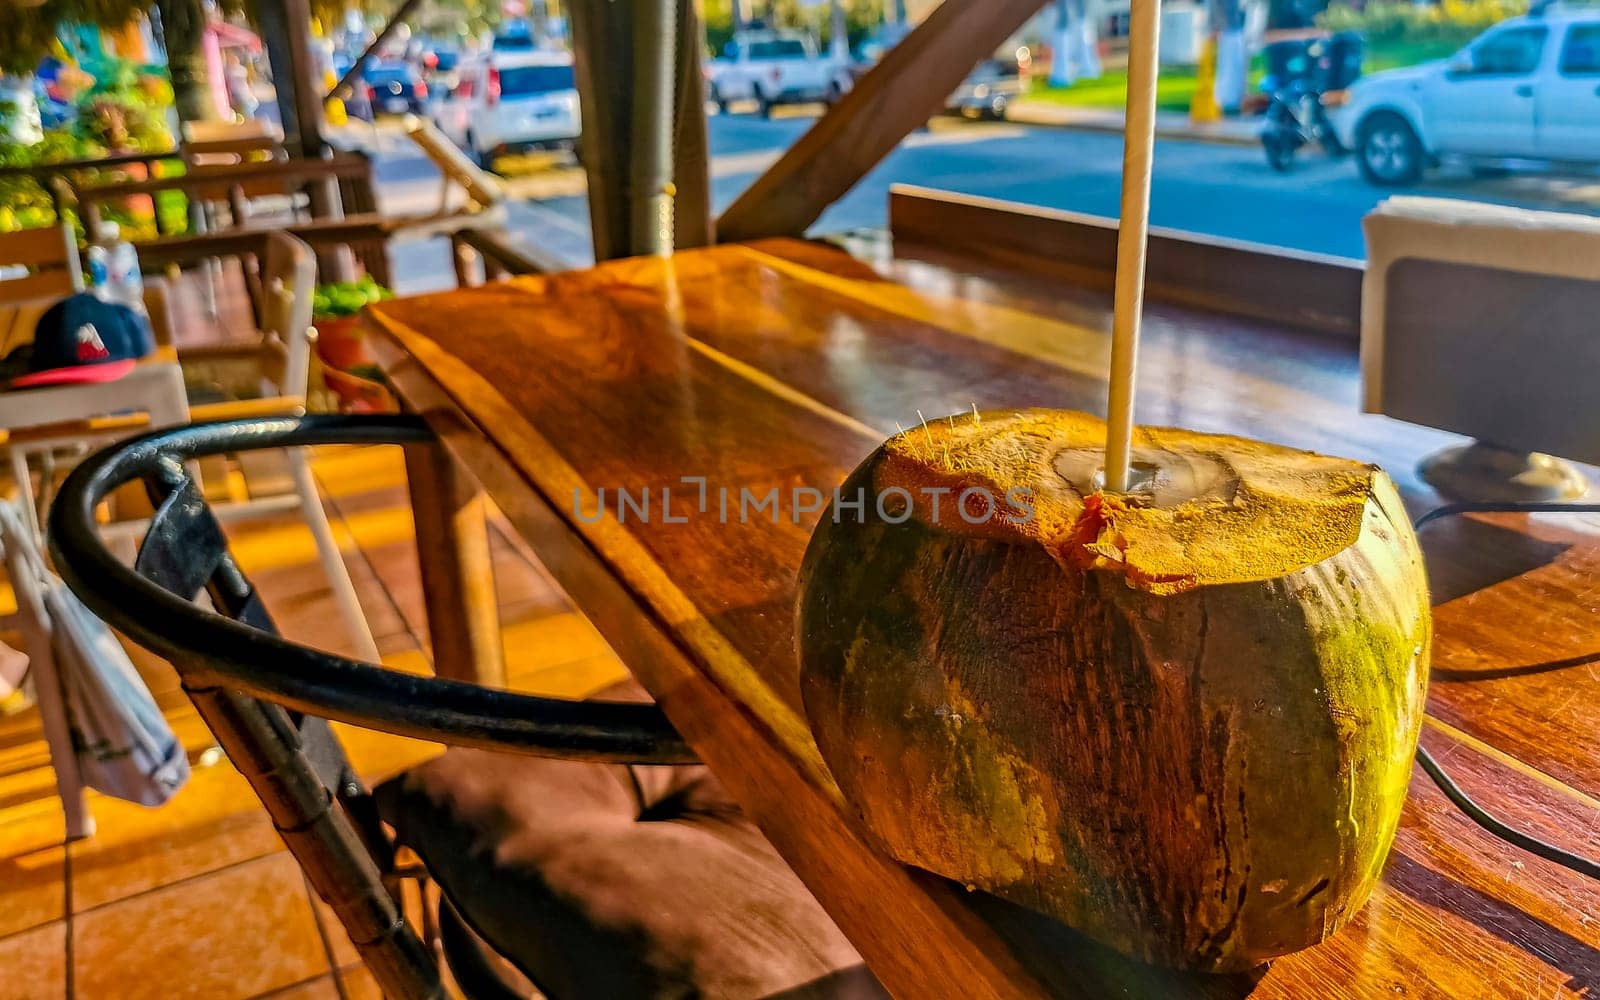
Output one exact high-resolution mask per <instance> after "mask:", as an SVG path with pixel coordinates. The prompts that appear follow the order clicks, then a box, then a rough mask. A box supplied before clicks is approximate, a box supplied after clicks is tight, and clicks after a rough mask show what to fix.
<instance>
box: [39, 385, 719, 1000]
mask: <svg viewBox="0 0 1600 1000" xmlns="http://www.w3.org/2000/svg"><path fill="white" fill-rule="evenodd" d="M325 444H395V445H405V446H412V447H433V446H436V445H435V443H434V438H433V435H432V433H431V432H430V431H429V430H428V428H427V425H426V424H425V423H424V422H423V421H422V420H420V419H418V418H414V417H409V416H377V417H351V416H338V417H334V416H316V417H301V418H285V419H262V420H239V421H231V422H226V423H217V424H195V425H190V426H188V427H180V428H176V429H171V430H164V431H157V432H155V433H151V434H146V435H143V436H141V437H137V438H132V439H129V440H127V441H125V442H122V443H120V444H117V445H114V446H112V447H110V448H108V449H106V450H104V451H101V452H99V453H98V454H96V455H94V456H92V457H91V458H90V459H89V460H88V461H86V462H84V463H83V464H82V465H80V466H78V468H77V469H76V470H74V472H73V473H72V475H71V476H69V477H68V479H67V481H66V483H65V484H64V485H63V486H62V489H61V491H60V494H59V495H58V497H57V498H56V501H55V504H54V506H53V507H52V509H51V513H50V531H49V535H50V547H51V551H52V554H53V556H54V559H55V563H56V566H57V569H58V570H59V572H60V573H61V575H62V577H63V578H64V579H65V580H66V582H67V584H68V586H69V587H71V589H72V590H73V591H74V592H75V593H76V594H77V595H78V596H79V597H80V598H81V599H82V600H83V601H84V603H85V604H87V605H88V606H89V607H90V608H91V609H92V610H93V611H94V612H95V613H96V614H98V615H100V616H101V617H102V618H103V619H104V620H105V621H107V622H108V623H110V624H111V625H112V626H114V627H115V628H117V629H118V630H119V631H121V632H122V633H123V634H124V635H127V636H128V637H129V638H131V639H132V640H133V641H135V642H137V643H139V644H140V645H141V646H144V647H146V648H148V649H151V650H153V651H155V652H156V653H159V654H160V655H162V656H164V657H166V658H167V659H168V660H170V661H171V662H172V664H173V665H174V666H175V667H176V668H177V669H178V672H179V674H180V676H181V678H182V681H183V686H184V689H185V690H186V691H187V692H188V694H189V697H190V698H191V700H193V702H194V704H195V707H196V709H197V710H198V711H199V713H200V715H201V717H202V718H203V719H204V720H205V722H206V724H207V725H208V726H209V727H210V729H211V731H212V733H213V734H214V735H215V736H216V738H217V741H218V743H219V744H220V745H221V746H222V748H223V750H224V751H226V753H227V754H228V757H229V758H230V759H231V760H232V761H233V763H234V765H235V766H236V767H237V768H238V769H239V771H240V773H242V774H243V775H244V776H245V778H246V779H247V780H248V781H249V782H250V784H251V786H252V787H253V788H254V790H255V792H256V794H257V796H258V797H259V798H260V799H261V802H262V804H263V805H264V806H265V807H266V809H267V811H268V813H269V814H270V815H271V817H272V821H273V824H274V825H275V826H276V828H277V830H278V832H279V833H280V835H281V836H282V837H283V839H284V842H285V843H286V844H287V845H288V847H289V849H290V851H291V852H293V854H294V855H295V858H296V860H298V861H299V863H300V866H301V868H302V869H303V870H304V871H305V873H306V876H307V878H308V880H309V881H310V883H311V885H312V887H313V888H314V889H315V890H316V892H317V894H318V895H319V896H321V897H322V899H323V900H324V901H326V902H327V903H328V905H329V906H331V907H332V908H333V910H334V912H335V913H336V914H337V915H338V917H339V920H340V921H341V923H342V924H343V925H344V927H345V929H346V931H347V932H348V933H349V935H350V938H351V940H352V942H353V943H354V944H355V946H356V948H357V950H358V951H359V952H360V954H361V957H362V959H363V961H364V962H365V963H366V965H367V967H368V968H369V969H370V970H371V971H372V973H373V976H374V977H375V978H376V979H377V981H378V984H379V985H380V986H381V987H382V989H383V991H384V993H385V994H386V995H388V996H391V997H399V998H412V997H416V998H424V997H426V998H432V997H442V996H444V995H445V992H444V988H443V986H442V985H441V979H440V972H439V968H438V965H437V963H436V962H435V960H434V958H433V955H432V953H431V952H430V950H429V949H428V947H427V946H426V945H425V944H424V943H423V941H422V939H421V938H420V937H419V936H418V935H417V933H416V932H415V931H414V930H413V929H412V927H411V925H410V924H409V923H408V922H407V921H406V919H405V917H404V915H403V913H402V912H401V909H400V906H399V903H398V901H397V900H398V895H399V894H398V890H397V884H398V883H397V879H398V878H399V877H400V876H401V875H402V873H401V872H398V871H397V870H396V867H395V851H394V845H393V844H392V842H391V841H390V840H389V838H388V835H387V834H386V832H385V830H384V827H383V824H382V823H381V822H379V821H378V818H377V811H376V808H375V807H374V804H373V801H372V797H371V795H370V793H369V792H368V790H367V788H366V786H365V785H364V784H363V783H362V781H361V780H360V778H359V777H358V776H357V775H356V774H355V772H354V770H353V768H351V766H350V764H349V762H348V760H346V759H345V756H344V752H343V750H342V748H341V747H340V746H339V744H338V742H337V739H336V738H335V737H334V734H333V731H332V729H331V728H330V727H329V726H328V720H335V721H339V722H345V723H349V724H352V725H356V726H361V727H364V728H369V729H376V730H380V731H383V732H388V733H393V734H396V735H399V736H408V737H413V738H416V739H422V740H430V741H433V742H438V743H444V744H448V745H451V746H463V747H477V748H481V749H488V750H496V751H502V752H510V753H523V754H531V755H535V756H544V757H559V758H563V759H568V760H584V761H597V762H608V763H617V764H678V763H691V762H693V761H694V759H695V758H694V755H693V753H692V751H690V750H689V748H688V746H687V745H686V744H685V743H684V742H683V740H682V738H681V737H679V736H678V734H677V733H676V731H675V730H674V729H673V728H672V726H671V724H670V723H669V722H668V721H667V720H666V717H665V716H664V715H663V714H662V713H661V711H660V709H658V708H657V707H656V706H654V705H650V704H636V703H618V702H596V701H585V702H575V701H562V700H557V699H549V698H538V697H532V696H529V695H521V694H514V693H511V692H507V691H500V690H493V689H489V688H483V687H479V686H477V685H473V684H468V683H463V682H459V681H450V680H442V679H439V678H434V677H419V676H414V675H410V674H402V673H399V672H396V671H391V670H388V669H385V668H383V667H381V666H379V665H376V664H369V663H362V662H359V661H356V660H352V659H348V658H345V657H341V656H335V655H331V654H328V653H324V652H320V651H317V650H313V649H310V648H308V647H305V646H301V645H297V644H295V643H291V642H288V641H286V640H284V639H283V638H281V637H280V636H278V634H277V633H276V630H275V628H274V626H273V623H272V620H271V618H270V616H268V614H267V612H266V608H265V607H264V606H263V604H262V603H261V600H260V598H259V597H258V596H257V594H256V593H255V591H254V589H253V588H252V587H251V585H250V582H249V581H248V580H247V579H246V578H245V576H244V574H243V573H242V572H241V571H240V570H239V567H238V566H237V564H236V563H235V562H234V561H233V559H232V557H231V555H230V554H229V552H228V548H227V542H226V539H225V538H224V536H223V534H222V529H221V527H220V526H219V525H218V523H217V521H216V519H215V518H214V517H213V516H212V514H211V511H210V509H209V508H208V507H207V506H206V504H205V501H204V499H203V497H202V496H201V494H200V491H199V489H198V487H197V486H196V484H195V481H194V479H193V477H192V476H191V475H190V474H189V471H188V468H187V466H186V464H185V463H188V462H190V461H191V460H193V459H197V458H202V457H205V456H209V455H216V454H221V453H237V452H242V451H251V450H255V449H277V448H286V447H298V446H304V445H325ZM135 480H140V481H142V482H143V483H144V486H145V489H146V491H147V492H148V493H149V495H150V499H151V502H152V503H153V504H154V505H155V508H156V513H155V515H154V517H153V518H152V519H151V523H150V527H149V530H148V532H147V533H146V536H145V540H144V543H143V544H142V545H141V546H140V551H139V556H138V558H137V560H136V562H135V566H134V568H132V569H130V568H129V567H128V566H126V565H124V564H123V563H122V562H121V561H120V560H118V559H117V557H116V556H115V555H113V554H112V553H111V552H110V550H108V549H107V548H106V546H105V545H104V544H103V543H102V541H101V539H100V536H99V530H98V527H97V524H96V517H95V511H96V508H97V507H98V505H99V503H100V501H101V500H102V499H104V498H105V497H106V496H107V495H108V494H109V493H111V492H112V491H113V490H115V489H117V488H118V487H120V486H122V485H124V484H126V483H130V482H133V481H135ZM202 591H204V592H207V593H209V595H210V598H211V601H212V604H213V606H214V607H215V608H216V609H217V611H219V612H221V614H217V613H212V612H209V611H206V610H204V609H203V608H201V607H200V606H198V605H197V604H196V603H195V598H197V597H198V596H199V594H200V593H201V592H202ZM224 616H226V617H224ZM441 931H442V933H441V940H442V942H443V944H444V946H445V947H444V950H445V952H446V957H447V960H448V961H449V963H450V966H451V970H452V972H453V973H455V975H456V979H457V982H458V984H459V985H460V986H462V987H463V988H464V989H466V990H467V991H468V992H469V995H478V996H488V997H499V996H504V995H506V994H505V990H504V987H503V986H500V985H499V983H498V980H496V979H494V978H493V977H492V973H490V972H489V970H488V965H487V963H486V962H485V961H484V957H483V956H482V954H481V953H478V952H477V950H476V946H475V944H473V942H472V941H471V935H469V934H466V933H465V928H463V927H461V926H460V917H459V916H458V915H456V914H455V912H454V911H452V910H451V909H450V907H449V905H448V901H446V903H445V904H442V905H441ZM485 977H487V978H485ZM475 987H476V988H475Z"/></svg>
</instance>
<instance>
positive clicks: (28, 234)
mask: <svg viewBox="0 0 1600 1000" xmlns="http://www.w3.org/2000/svg"><path fill="white" fill-rule="evenodd" d="M13 267H22V268H25V269H26V272H27V273H25V274H19V275H18V276H16V277H13V278H4V277H0V303H17V302H26V301H29V300H37V299H54V298H64V297H65V296H68V295H71V294H73V293H74V292H78V291H81V290H82V289H83V272H82V271H81V270H80V268H79V264H78V247H77V241H76V240H74V239H73V235H72V228H71V227H70V226H67V225H60V226H45V227H42V228H39V229H22V230H18V231H17V232H14V233H3V234H0V269H10V268H13ZM0 274H3V272H0Z"/></svg>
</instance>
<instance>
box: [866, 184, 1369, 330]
mask: <svg viewBox="0 0 1600 1000" xmlns="http://www.w3.org/2000/svg"><path fill="white" fill-rule="evenodd" d="M889 234H890V235H891V236H893V237H894V248H895V256H896V257H907V256H912V257H914V256H916V255H917V254H918V253H919V252H922V251H928V250H931V251H934V252H935V253H954V254H959V255H961V256H965V257H977V258H981V259H983V260H986V261H990V262H993V263H996V264H999V265H1001V266H1002V267H1005V268H1008V269H1009V268H1015V269H1019V270H1024V271H1030V272H1033V273H1035V274H1047V275H1050V276H1052V277H1056V278H1060V279H1062V280H1064V281H1067V282H1069V283H1072V284H1080V285H1089V286H1091V287H1094V288H1101V289H1110V288H1111V284H1112V277H1113V275H1114V274H1115V273H1116V269H1117V220H1116V219H1105V218H1101V217H1099V216H1093V215H1083V214H1081V213H1078V212H1064V211H1060V210H1058V209H1051V208H1039V207H1037V206H1034V205H1021V204H1018V203H1016V202H1007V201H997V200H995V199H992V198H980V197H977V196H974V195H964V194H955V193H952V192H949V191H933V190H929V189H927V188H917V187H910V186H907V185H900V184H897V185H895V186H894V187H892V188H890V189H889ZM1362 272H1363V266H1362V263H1361V261H1359V260H1351V259H1349V258H1347V257H1332V256H1328V255H1325V254H1312V253H1306V252H1304V251H1298V250H1289V249H1286V248H1284V247H1269V246H1262V245H1260V244H1255V243H1245V242H1242V241H1240V240H1228V239H1222V238H1220V237H1216V236H1204V235H1201V234H1199V233H1184V232H1179V231H1177V230H1172V229H1162V228H1159V227H1156V228H1153V229H1151V230H1150V256H1149V260H1148V264H1147V267H1146V270H1145V292H1146V295H1147V296H1148V297H1149V299H1150V301H1152V302H1172V303H1176V304H1178V305H1183V306H1194V307H1198V308H1201V309H1209V310H1214V311H1216V312H1221V313H1225V314H1228V315H1232V316H1249V317H1251V318H1254V319H1261V320H1266V321H1268V322H1271V323H1273V324H1283V325H1288V326H1293V327H1296V328H1299V329H1306V330H1316V331H1320V332H1323V333H1331V334H1335V335H1337V336H1340V337H1347V338H1351V339H1354V338H1355V337H1356V336H1357V335H1358V334H1359V333H1360V328H1361V279H1362Z"/></svg>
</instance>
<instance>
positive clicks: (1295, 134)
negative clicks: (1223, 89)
mask: <svg viewBox="0 0 1600 1000" xmlns="http://www.w3.org/2000/svg"><path fill="white" fill-rule="evenodd" d="M1312 142H1315V143H1317V144H1319V145H1320V146H1322V148H1323V150H1324V151H1326V152H1327V154H1328V155H1329V156H1342V155H1344V152H1345V149H1344V146H1343V145H1342V144H1341V143H1340V142H1339V137H1338V135H1337V134H1335V133H1334V131H1333V123H1332V122H1331V121H1329V120H1328V112H1327V109H1326V108H1324V107H1323V106H1322V92H1321V91H1320V90H1317V89H1316V88H1315V87H1312V86H1309V85H1308V84H1307V83H1306V82H1305V81H1303V80H1297V81H1294V82H1292V83H1290V84H1289V85H1288V86H1286V87H1280V88H1278V89H1277V90H1274V91H1273V93H1272V99H1271V103H1269V104H1268V105H1267V123H1266V125H1265V126H1263V127H1262V129H1261V145H1262V146H1263V147H1264V148H1265V149H1266V153H1267V164H1268V165H1269V166H1271V167H1272V169H1273V170H1276V171H1278V172H1279V173H1287V172H1288V171H1289V169H1290V168H1291V167H1292V166H1294V157H1295V153H1297V152H1299V150H1300V148H1301V147H1302V146H1305V145H1307V144H1308V143H1312Z"/></svg>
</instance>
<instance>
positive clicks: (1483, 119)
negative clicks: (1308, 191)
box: [1323, 7, 1600, 185]
mask: <svg viewBox="0 0 1600 1000" xmlns="http://www.w3.org/2000/svg"><path fill="white" fill-rule="evenodd" d="M1323 102H1324V104H1325V105H1326V106H1327V107H1328V108H1329V109H1330V111H1331V115H1330V117H1331V119H1332V121H1333V127H1334V130H1335V132H1336V134H1337V135H1338V138H1339V141H1340V142H1341V143H1342V144H1343V145H1344V146H1345V147H1346V148H1347V149H1350V150H1351V151H1352V152H1354V153H1355V156H1356V162H1357V163H1358V164H1359V165H1360V168H1361V173H1362V175H1363V176H1364V177H1366V178H1367V180H1369V181H1371V182H1372V183H1374V184H1382V185H1400V184H1412V183H1415V182H1416V181H1417V180H1418V179H1420V178H1421V177H1422V174H1423V172H1424V171H1425V170H1426V169H1427V168H1428V167H1429V166H1431V165H1432V164H1434V163H1437V162H1438V161H1439V159H1440V158H1441V157H1447V156H1448V157H1458V158H1463V159H1466V160H1468V161H1469V162H1473V163H1475V164H1480V165H1483V164H1492V163H1493V162H1494V161H1504V160H1510V159H1516V160H1538V161H1544V162H1548V163H1582V164H1597V163H1600V9H1595V8H1593V7H1590V8H1587V9H1585V8H1570V9H1563V8H1549V9H1547V12H1546V13H1545V14H1543V15H1530V16H1528V17H1518V18H1513V19H1511V20H1509V21H1503V22H1501V23H1500V24H1497V25H1495V26H1494V27H1493V28H1490V29H1489V30H1488V31H1486V32H1484V33H1483V34H1482V35H1480V36H1479V37H1478V38H1477V39H1476V40H1475V41H1473V42H1472V43H1471V44H1469V45H1468V46H1467V47H1466V48H1464V49H1462V50H1461V51H1460V52H1458V53H1457V54H1456V55H1455V56H1454V57H1453V58H1451V59H1448V60H1444V61H1441V62H1433V63H1427V64H1424V65H1421V66H1414V67H1409V68H1406V69H1398V70H1390V71H1387V72H1382V73H1374V74H1372V75H1371V76H1368V77H1365V78H1363V79H1361V80H1358V81H1357V82H1356V83H1355V84H1354V85H1352V86H1351V87H1350V88H1349V89H1348V90H1344V91H1335V92H1331V93H1329V94H1326V95H1324V97H1323Z"/></svg>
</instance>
